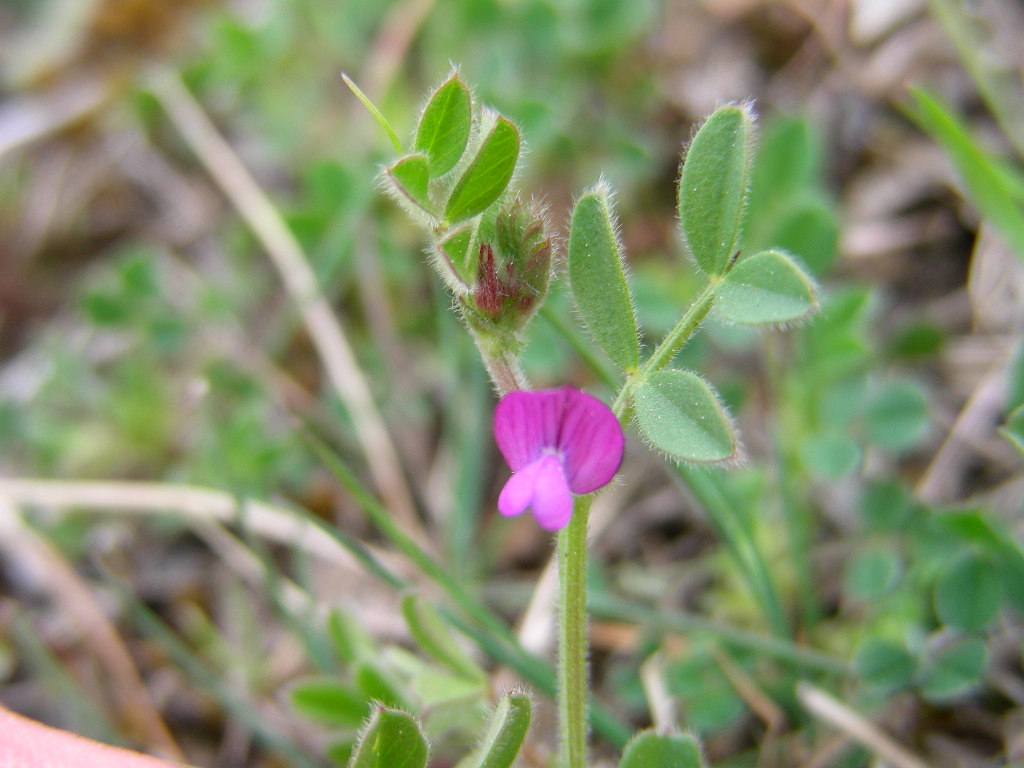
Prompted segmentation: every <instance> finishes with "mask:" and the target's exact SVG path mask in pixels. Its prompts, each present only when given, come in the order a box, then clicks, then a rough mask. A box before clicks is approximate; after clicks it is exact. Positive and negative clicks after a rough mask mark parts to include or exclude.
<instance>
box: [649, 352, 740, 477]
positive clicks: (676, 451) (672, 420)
mask: <svg viewBox="0 0 1024 768" xmlns="http://www.w3.org/2000/svg"><path fill="white" fill-rule="evenodd" d="M634 403H635V408H636V421H637V425H638V426H639V427H640V431H641V432H643V434H644V436H645V437H646V438H647V439H648V440H650V441H651V444H652V445H653V446H654V447H655V448H657V449H659V450H661V451H664V452H665V453H666V454H668V455H669V456H670V457H671V458H673V459H676V460H678V461H692V462H721V461H731V460H734V459H736V458H737V457H738V455H739V441H738V439H737V437H736V432H735V430H734V429H733V426H732V422H731V421H730V419H729V416H728V415H727V413H726V411H725V408H724V407H723V406H722V404H721V403H720V402H719V399H718V396H717V395H716V393H715V391H714V389H712V387H711V385H710V384H708V383H707V382H706V381H705V380H704V379H702V378H701V377H700V376H698V375H697V374H695V373H693V372H691V371H676V370H663V371H658V372H656V373H652V374H651V375H650V376H648V377H647V378H646V379H644V380H643V381H642V382H641V383H640V384H639V385H638V386H637V388H636V391H635V394H634Z"/></svg>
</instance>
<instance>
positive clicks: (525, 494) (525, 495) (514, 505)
mask: <svg viewBox="0 0 1024 768" xmlns="http://www.w3.org/2000/svg"><path fill="white" fill-rule="evenodd" d="M540 464H541V463H540V461H539V460H538V461H535V462H533V463H532V464H527V465H526V466H525V467H523V468H522V469H520V470H519V471H518V472H513V473H512V477H510V478H509V479H508V482H507V483H505V487H504V488H502V489H501V495H499V496H498V511H499V512H501V514H503V515H505V516H506V517H511V516H513V515H518V514H519V513H521V512H522V511H523V510H524V509H526V508H527V507H528V506H530V504H531V503H532V502H533V489H534V486H535V485H536V484H537V471H538V470H539V469H540Z"/></svg>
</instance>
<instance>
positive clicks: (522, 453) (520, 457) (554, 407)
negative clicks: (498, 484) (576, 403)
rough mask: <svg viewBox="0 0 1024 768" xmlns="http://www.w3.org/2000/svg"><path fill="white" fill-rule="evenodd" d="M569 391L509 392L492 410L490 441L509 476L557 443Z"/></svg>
mask: <svg viewBox="0 0 1024 768" xmlns="http://www.w3.org/2000/svg"><path fill="white" fill-rule="evenodd" d="M570 391H573V390H571V388H569V387H562V388H560V389H542V390H536V391H525V390H516V391H514V392H509V393H508V394H507V395H505V396H504V397H503V398H501V401H500V402H499V403H498V407H497V408H495V409H494V439H495V440H496V441H497V443H498V448H499V449H500V450H501V453H502V455H503V456H504V457H505V461H507V462H508V465H509V467H510V468H511V469H512V471H513V472H518V471H519V470H520V469H521V468H522V467H525V466H526V465H527V464H530V463H531V462H533V461H536V460H537V459H538V458H540V456H541V454H542V453H544V451H545V450H553V449H554V448H555V447H556V445H557V442H558V434H559V431H560V428H561V424H562V414H563V412H564V410H565V401H566V396H567V392H570Z"/></svg>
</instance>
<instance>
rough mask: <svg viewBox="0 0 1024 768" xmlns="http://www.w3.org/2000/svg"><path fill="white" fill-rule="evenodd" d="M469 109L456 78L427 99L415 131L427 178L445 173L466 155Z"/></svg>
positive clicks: (464, 91)
mask: <svg viewBox="0 0 1024 768" xmlns="http://www.w3.org/2000/svg"><path fill="white" fill-rule="evenodd" d="M472 109H473V108H472V104H471V102H470V97H469V88H467V87H466V85H465V83H463V82H462V81H461V80H459V78H458V77H457V76H453V77H452V78H451V79H449V80H448V81H446V82H445V83H444V85H442V86H441V87H440V88H438V89H437V90H436V91H434V95H433V96H431V97H430V101H429V102H428V103H427V106H426V109H424V110H423V115H422V116H421V117H420V122H419V125H418V126H417V127H416V142H415V147H416V151H417V152H422V153H423V154H424V155H426V156H427V158H428V160H429V170H430V175H431V177H433V178H437V177H438V176H442V175H444V174H446V173H448V171H450V170H451V169H452V168H454V167H455V164H456V163H457V162H459V158H461V157H462V153H463V152H465V151H466V142H467V141H468V140H469V127H470V122H471V120H472V116H473V115H472Z"/></svg>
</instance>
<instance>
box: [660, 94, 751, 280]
mask: <svg viewBox="0 0 1024 768" xmlns="http://www.w3.org/2000/svg"><path fill="white" fill-rule="evenodd" d="M753 134H754V119H753V116H752V115H751V113H750V111H749V109H748V108H746V107H736V106H731V107H722V108H721V109H718V110H716V111H715V112H714V113H712V115H711V117H709V118H708V119H707V120H706V121H705V123H704V125H703V126H701V128H700V130H699V131H697V135H696V136H694V138H693V142H692V143H691V144H690V149H689V151H688V152H687V153H686V161H685V162H684V163H683V169H682V172H681V175H680V178H679V200H678V204H679V221H680V223H681V225H682V228H683V236H684V237H685V238H686V244H687V246H689V249H690V253H691V255H692V256H693V258H694V260H695V261H696V262H697V265H698V266H699V267H700V268H701V269H703V270H704V271H705V272H706V273H707V274H709V275H721V274H723V273H724V272H725V271H726V269H727V268H728V266H729V262H730V260H731V259H732V257H733V254H734V253H735V252H736V249H737V248H738V247H739V238H740V230H741V227H742V223H743V211H744V208H745V206H746V198H747V192H748V188H749V186H750V164H751V154H752V151H751V150H752V146H753V140H754V137H753Z"/></svg>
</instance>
